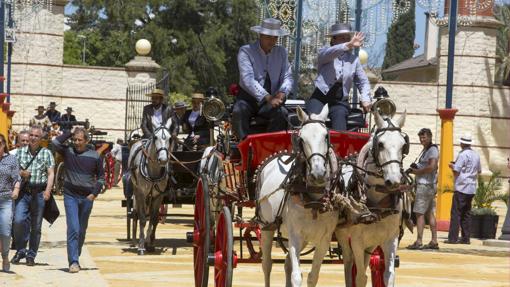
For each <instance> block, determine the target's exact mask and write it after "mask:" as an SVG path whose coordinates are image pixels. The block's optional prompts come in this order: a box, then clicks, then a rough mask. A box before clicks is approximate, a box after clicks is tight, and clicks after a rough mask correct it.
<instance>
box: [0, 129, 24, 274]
mask: <svg viewBox="0 0 510 287" xmlns="http://www.w3.org/2000/svg"><path fill="white" fill-rule="evenodd" d="M19 182H20V176H19V168H18V161H17V160H16V156H15V155H12V154H9V152H8V151H7V140H6V138H5V137H4V136H3V135H1V134H0V253H1V254H2V270H3V271H4V272H7V271H9V269H10V267H11V266H10V263H9V245H10V241H11V227H12V206H13V204H12V201H13V200H16V199H17V198H18V195H19Z"/></svg>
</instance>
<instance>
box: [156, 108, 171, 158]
mask: <svg viewBox="0 0 510 287" xmlns="http://www.w3.org/2000/svg"><path fill="white" fill-rule="evenodd" d="M171 125H172V118H169V119H168V120H167V121H166V123H165V124H161V125H158V124H157V123H156V122H155V121H154V119H153V120H152V126H153V127H155V129H154V132H153V134H152V139H151V141H152V143H153V145H152V148H153V149H154V153H155V155H156V156H155V157H156V159H157V161H158V163H159V164H160V165H161V166H164V165H166V164H167V162H168V158H169V153H170V151H169V149H170V139H171V135H170V126H171Z"/></svg>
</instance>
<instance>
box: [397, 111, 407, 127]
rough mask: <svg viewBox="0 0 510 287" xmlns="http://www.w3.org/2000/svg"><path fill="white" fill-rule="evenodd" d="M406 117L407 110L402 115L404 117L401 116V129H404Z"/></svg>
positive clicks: (399, 123) (399, 124) (398, 121)
mask: <svg viewBox="0 0 510 287" xmlns="http://www.w3.org/2000/svg"><path fill="white" fill-rule="evenodd" d="M406 115H407V110H404V113H403V114H402V116H400V118H398V120H397V126H398V127H399V128H402V127H403V126H404V123H405V122H406Z"/></svg>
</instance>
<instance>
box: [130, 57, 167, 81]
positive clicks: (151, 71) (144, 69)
mask: <svg viewBox="0 0 510 287" xmlns="http://www.w3.org/2000/svg"><path fill="white" fill-rule="evenodd" d="M125 67H126V72H127V74H128V81H129V84H130V85H131V84H146V83H154V82H156V77H157V72H158V71H159V69H160V68H161V66H160V65H158V63H156V62H155V61H154V60H152V58H151V57H148V56H135V57H134V58H133V59H132V60H131V61H129V62H128V63H127V64H126V65H125Z"/></svg>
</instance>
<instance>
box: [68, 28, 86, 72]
mask: <svg viewBox="0 0 510 287" xmlns="http://www.w3.org/2000/svg"><path fill="white" fill-rule="evenodd" d="M78 40H79V39H78V37H77V33H76V32H75V31H65V32H64V64H70V65H80V64H81V63H82V54H81V53H82V50H81V49H82V46H81V45H80V42H79V41H78Z"/></svg>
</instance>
